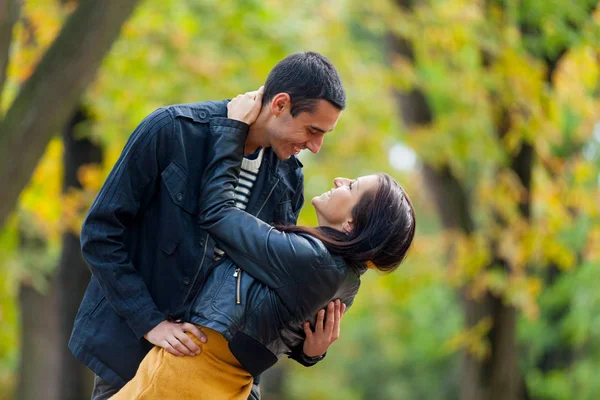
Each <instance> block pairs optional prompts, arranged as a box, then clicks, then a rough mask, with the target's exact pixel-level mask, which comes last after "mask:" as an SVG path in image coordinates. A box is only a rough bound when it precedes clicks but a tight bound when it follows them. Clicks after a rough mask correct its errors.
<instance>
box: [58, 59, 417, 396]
mask: <svg viewBox="0 0 600 400" xmlns="http://www.w3.org/2000/svg"><path fill="white" fill-rule="evenodd" d="M345 106H346V94H345V91H344V88H343V85H342V82H341V79H340V76H339V74H338V72H337V70H336V69H335V67H334V66H333V65H332V64H331V62H330V61H329V60H328V59H327V58H325V57H324V56H322V55H320V54H318V53H313V52H303V53H295V54H292V55H290V56H288V57H286V58H285V59H283V60H282V61H280V62H279V63H278V64H277V65H276V66H275V67H274V68H273V70H272V71H271V72H270V74H269V76H268V77H267V80H266V82H265V84H264V86H263V87H261V88H260V89H259V90H258V91H256V92H248V93H246V94H244V95H239V96H237V97H236V98H234V99H233V100H231V101H216V102H211V101H209V102H200V103H192V104H183V105H174V106H169V107H164V108H161V109H158V110H157V111H155V112H153V113H152V114H150V115H149V116H148V117H146V118H145V119H144V120H143V121H142V123H141V124H140V125H139V126H138V127H137V128H136V129H135V131H134V132H133V133H132V135H131V137H130V138H129V140H128V142H127V144H126V146H125V148H124V149H123V152H122V154H121V156H120V158H119V160H118V161H117V163H116V164H115V166H114V168H113V170H112V171H111V173H110V175H109V176H108V178H107V180H106V182H105V183H104V185H103V187H102V189H101V191H100V193H99V194H98V196H97V198H96V200H95V201H94V203H93V204H92V206H91V208H90V211H89V213H88V216H87V218H86V220H85V222H84V224H83V228H82V233H81V244H82V251H83V254H84V257H85V259H86V261H87V262H88V264H89V266H90V268H91V270H92V279H91V281H90V284H89V286H88V288H87V291H86V293H85V296H84V298H83V301H82V303H81V306H80V309H79V312H78V314H77V317H76V320H75V325H74V329H73V334H72V336H71V340H70V342H69V347H70V349H71V351H72V352H73V354H74V355H75V356H76V357H77V358H78V359H79V360H81V361H82V362H83V363H85V364H86V365H87V366H88V367H89V368H90V369H91V370H92V371H93V372H94V373H95V374H96V377H95V381H94V390H93V393H92V400H103V399H108V398H113V399H117V400H119V399H127V400H131V399H161V400H162V399H171V398H172V399H177V400H184V399H210V400H213V399H240V400H245V399H248V398H250V399H259V398H260V393H259V388H258V382H259V378H260V375H261V374H262V372H264V371H265V370H267V369H268V368H270V367H271V366H273V365H274V364H275V363H276V362H277V361H278V360H279V359H280V358H281V357H282V356H284V355H287V356H289V357H290V358H292V359H294V360H296V361H298V362H299V363H301V364H303V365H305V366H312V365H315V364H316V363H318V362H319V361H321V360H322V359H323V358H324V356H325V353H326V351H327V349H328V347H329V346H330V345H331V344H332V343H333V342H334V341H335V340H336V339H337V338H338V336H339V332H340V321H341V318H342V315H343V314H344V312H345V311H346V309H347V308H348V307H350V306H351V304H352V302H353V300H354V297H355V296H356V294H357V292H358V289H359V286H360V280H361V276H362V275H363V274H364V273H365V272H366V271H368V270H369V269H374V270H379V271H384V272H391V271H393V270H394V269H395V268H396V267H397V266H398V265H399V264H400V263H401V262H402V260H403V259H404V257H405V255H406V253H407V251H408V249H409V247H410V245H411V242H412V240H413V237H414V233H415V215H414V210H413V207H412V204H411V202H410V200H409V198H408V196H407V194H406V193H405V192H404V190H403V189H402V188H401V187H400V185H399V184H398V183H397V182H396V181H395V180H394V179H392V178H391V177H390V176H389V175H387V174H384V173H380V174H375V175H367V176H361V177H358V178H355V179H346V178H336V179H335V180H334V182H333V188H332V189H331V190H330V191H328V192H326V193H323V194H322V195H320V196H317V197H315V198H313V199H312V201H311V203H312V206H313V207H314V210H315V212H316V215H317V220H318V226H316V227H306V226H296V225H295V224H296V221H297V218H298V213H299V212H300V209H301V207H302V205H303V203H304V196H303V189H304V188H303V182H304V178H303V174H302V164H301V163H300V161H299V160H298V159H297V158H296V156H297V155H298V153H299V152H300V151H302V150H304V149H308V150H310V151H311V152H313V153H317V152H319V150H320V148H321V145H322V143H323V140H324V139H325V137H326V136H327V135H329V134H330V133H329V132H330V131H331V130H333V128H334V127H335V125H336V123H337V121H338V119H339V117H340V115H341V113H342V111H343V110H344V108H345Z"/></svg>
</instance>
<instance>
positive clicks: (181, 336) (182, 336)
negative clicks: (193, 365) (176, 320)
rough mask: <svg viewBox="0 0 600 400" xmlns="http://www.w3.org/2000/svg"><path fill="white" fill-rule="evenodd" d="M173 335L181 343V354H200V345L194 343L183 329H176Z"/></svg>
mask: <svg viewBox="0 0 600 400" xmlns="http://www.w3.org/2000/svg"><path fill="white" fill-rule="evenodd" d="M174 335H175V338H176V339H177V340H178V341H179V342H180V343H181V344H182V345H183V350H180V351H181V352H182V353H183V354H185V355H186V356H195V355H197V354H200V347H199V346H198V345H197V344H196V343H194V341H193V340H192V339H191V338H190V337H189V336H188V335H186V333H185V332H184V331H183V330H181V331H176V332H175V333H174ZM178 350H179V348H178Z"/></svg>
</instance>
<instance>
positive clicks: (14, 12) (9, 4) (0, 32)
mask: <svg viewBox="0 0 600 400" xmlns="http://www.w3.org/2000/svg"><path fill="white" fill-rule="evenodd" d="M20 8H21V4H20V2H19V0H0V104H2V91H3V89H4V82H5V81H6V70H7V69H8V61H9V59H10V43H11V41H12V32H13V27H14V25H15V23H16V22H17V19H18V18H19V12H20Z"/></svg>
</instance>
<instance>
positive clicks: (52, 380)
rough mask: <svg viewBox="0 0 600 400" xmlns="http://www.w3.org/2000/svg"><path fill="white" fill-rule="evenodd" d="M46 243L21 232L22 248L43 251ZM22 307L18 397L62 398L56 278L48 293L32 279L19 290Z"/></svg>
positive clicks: (25, 399)
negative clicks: (41, 291)
mask: <svg viewBox="0 0 600 400" xmlns="http://www.w3.org/2000/svg"><path fill="white" fill-rule="evenodd" d="M44 247H45V243H44V242H43V240H41V239H39V238H30V237H26V236H25V235H24V234H22V235H21V246H20V249H21V251H23V252H27V254H34V253H38V252H43V250H42V249H43V248H44ZM19 306H20V310H21V359H20V367H19V379H18V380H19V382H18V386H17V399H18V400H38V399H44V400H60V397H59V396H58V380H57V375H56V368H57V365H58V359H59V353H60V349H59V348H58V347H57V346H56V343H57V338H58V308H57V290H56V279H49V280H48V287H47V290H46V291H45V293H40V291H39V290H38V289H37V288H35V287H34V286H33V285H32V284H31V283H30V282H23V283H22V284H21V288H20V291H19Z"/></svg>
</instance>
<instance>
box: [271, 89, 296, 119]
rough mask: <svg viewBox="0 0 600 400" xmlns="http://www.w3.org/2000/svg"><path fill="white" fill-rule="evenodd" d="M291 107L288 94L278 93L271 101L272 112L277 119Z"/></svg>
mask: <svg viewBox="0 0 600 400" xmlns="http://www.w3.org/2000/svg"><path fill="white" fill-rule="evenodd" d="M290 105H291V99H290V95H289V94H287V93H278V94H276V95H275V97H273V99H272V100H271V112H272V113H273V115H275V116H276V117H277V116H279V115H281V114H282V113H283V112H284V111H285V110H286V109H289V107H290Z"/></svg>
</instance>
